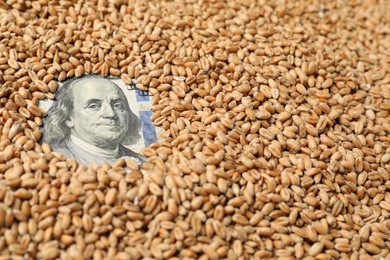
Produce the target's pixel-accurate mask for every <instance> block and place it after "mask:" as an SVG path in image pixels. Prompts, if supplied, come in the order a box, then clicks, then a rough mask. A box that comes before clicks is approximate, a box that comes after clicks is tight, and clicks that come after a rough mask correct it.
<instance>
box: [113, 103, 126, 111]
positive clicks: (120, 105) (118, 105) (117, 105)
mask: <svg viewBox="0 0 390 260" xmlns="http://www.w3.org/2000/svg"><path fill="white" fill-rule="evenodd" d="M112 107H113V108H114V109H115V110H118V111H123V110H125V106H124V105H123V103H122V102H115V103H114V104H112Z"/></svg>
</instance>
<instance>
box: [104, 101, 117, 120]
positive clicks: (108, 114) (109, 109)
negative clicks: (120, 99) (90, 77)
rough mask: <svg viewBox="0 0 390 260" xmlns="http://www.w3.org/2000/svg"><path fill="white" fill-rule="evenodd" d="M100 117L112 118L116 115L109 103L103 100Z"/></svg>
mask: <svg viewBox="0 0 390 260" xmlns="http://www.w3.org/2000/svg"><path fill="white" fill-rule="evenodd" d="M101 113H102V117H104V118H113V117H115V116H116V114H115V111H114V109H113V108H112V106H111V104H109V103H106V102H104V103H103V104H102V109H101Z"/></svg>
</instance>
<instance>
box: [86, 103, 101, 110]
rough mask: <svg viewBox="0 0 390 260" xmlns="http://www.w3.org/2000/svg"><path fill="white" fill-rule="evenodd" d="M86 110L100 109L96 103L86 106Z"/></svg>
mask: <svg viewBox="0 0 390 260" xmlns="http://www.w3.org/2000/svg"><path fill="white" fill-rule="evenodd" d="M87 108H88V109H91V110H98V109H99V108H100V105H99V104H97V103H91V104H89V105H88V106H87Z"/></svg>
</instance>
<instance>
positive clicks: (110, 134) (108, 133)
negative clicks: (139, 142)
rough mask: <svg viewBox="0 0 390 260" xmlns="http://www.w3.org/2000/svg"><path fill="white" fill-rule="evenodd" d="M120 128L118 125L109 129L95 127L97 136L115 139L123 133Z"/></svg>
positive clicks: (119, 137)
mask: <svg viewBox="0 0 390 260" xmlns="http://www.w3.org/2000/svg"><path fill="white" fill-rule="evenodd" d="M122 130H123V129H121V128H120V127H117V128H110V129H107V128H100V127H99V128H98V129H96V132H97V133H98V134H99V136H101V138H102V139H106V140H112V141H115V140H118V139H121V138H122V137H123V135H124V133H123V131H122Z"/></svg>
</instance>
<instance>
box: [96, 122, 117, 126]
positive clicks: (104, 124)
mask: <svg viewBox="0 0 390 260" xmlns="http://www.w3.org/2000/svg"><path fill="white" fill-rule="evenodd" d="M96 125H97V126H118V127H119V126H120V125H119V124H118V123H109V122H108V123H98V124H96Z"/></svg>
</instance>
